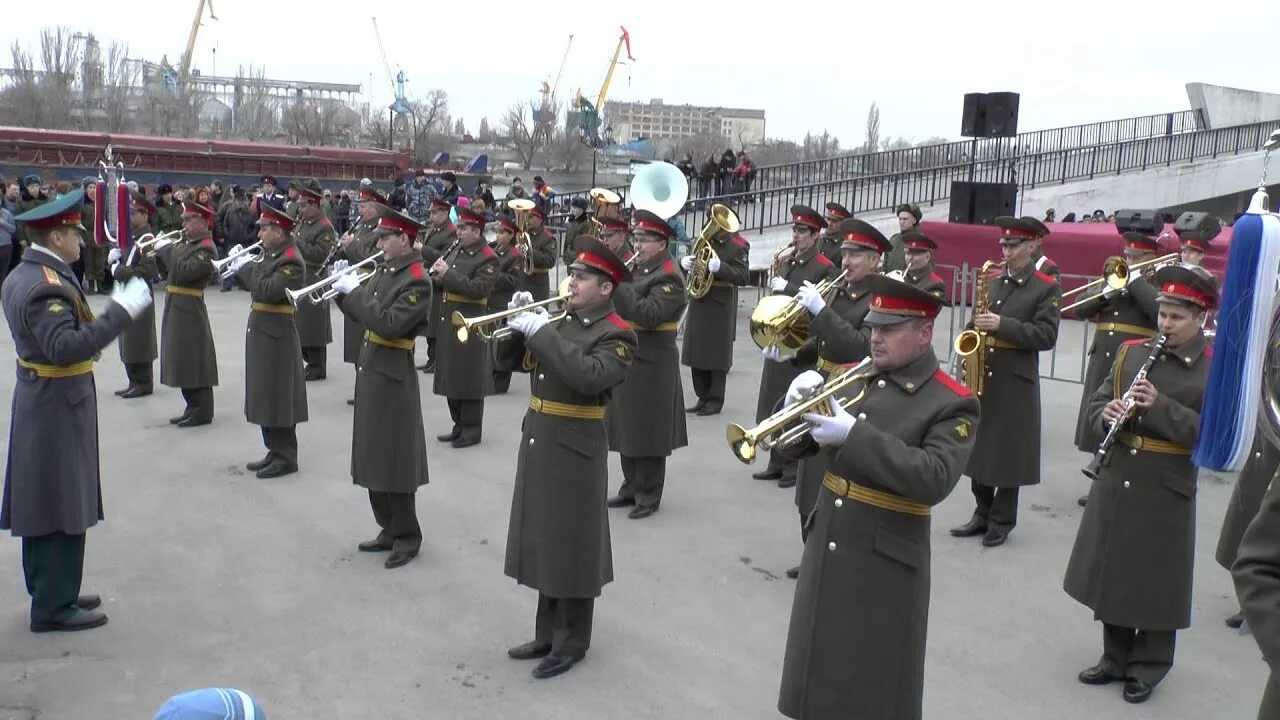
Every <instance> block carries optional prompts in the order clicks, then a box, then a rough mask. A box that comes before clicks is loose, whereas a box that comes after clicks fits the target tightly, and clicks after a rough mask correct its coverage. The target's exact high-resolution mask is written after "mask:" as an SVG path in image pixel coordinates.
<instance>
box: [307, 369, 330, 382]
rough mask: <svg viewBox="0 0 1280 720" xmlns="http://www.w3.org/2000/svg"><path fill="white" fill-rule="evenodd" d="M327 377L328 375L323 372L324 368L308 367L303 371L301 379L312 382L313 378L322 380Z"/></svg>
mask: <svg viewBox="0 0 1280 720" xmlns="http://www.w3.org/2000/svg"><path fill="white" fill-rule="evenodd" d="M327 377H329V374H328V373H326V372H325V370H324V368H318V367H309V368H307V370H306V372H305V373H303V376H302V379H303V380H305V381H306V382H313V381H315V380H324V379H325V378H327Z"/></svg>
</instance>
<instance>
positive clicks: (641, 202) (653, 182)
mask: <svg viewBox="0 0 1280 720" xmlns="http://www.w3.org/2000/svg"><path fill="white" fill-rule="evenodd" d="M627 196H628V197H629V198H630V199H631V207H633V208H636V209H638V210H648V211H649V212H652V213H653V214H654V215H657V216H658V217H660V218H662V219H664V220H665V219H667V218H669V217H671V216H672V215H675V214H676V213H678V212H680V210H681V209H683V208H684V204H685V202H686V201H687V200H688V199H689V181H688V180H687V179H685V176H684V173H682V172H680V169H679V168H677V167H676V166H675V165H672V164H670V163H665V162H655V163H649V164H648V165H645V166H644V167H642V168H640V169H639V170H638V171H636V174H635V177H634V178H632V180H631V186H630V188H629V189H628V191H627ZM726 209H728V208H726ZM730 212H732V211H730Z"/></svg>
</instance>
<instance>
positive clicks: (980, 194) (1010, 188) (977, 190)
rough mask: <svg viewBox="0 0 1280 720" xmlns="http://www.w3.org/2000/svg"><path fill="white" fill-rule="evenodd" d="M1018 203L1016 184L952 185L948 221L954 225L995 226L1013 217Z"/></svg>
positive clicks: (969, 183) (952, 183)
mask: <svg viewBox="0 0 1280 720" xmlns="http://www.w3.org/2000/svg"><path fill="white" fill-rule="evenodd" d="M1017 201H1018V186H1017V185H1015V184H1014V183H980V182H974V183H971V182H961V181H959V180H953V181H952V182H951V205H950V208H949V212H948V219H949V220H950V221H951V222H953V223H965V224H968V225H991V224H993V223H995V219H996V218H998V217H1002V216H1012V215H1013V209H1014V206H1015V205H1016V204H1017Z"/></svg>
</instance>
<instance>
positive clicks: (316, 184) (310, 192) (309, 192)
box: [298, 178, 324, 203]
mask: <svg viewBox="0 0 1280 720" xmlns="http://www.w3.org/2000/svg"><path fill="white" fill-rule="evenodd" d="M298 196H299V197H303V198H306V199H308V200H310V201H312V202H314V203H319V202H320V201H321V200H323V199H324V188H322V187H320V181H319V180H317V179H315V178H307V179H306V180H305V181H303V182H301V183H298Z"/></svg>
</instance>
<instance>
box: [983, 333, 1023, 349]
mask: <svg viewBox="0 0 1280 720" xmlns="http://www.w3.org/2000/svg"><path fill="white" fill-rule="evenodd" d="M987 347H993V348H1002V349H1004V350H1023V349H1024V348H1023V347H1022V346H1021V345H1015V344H1013V343H1011V342H1009V341H1008V340H1001V339H999V338H993V337H991V336H990V335H988V336H987Z"/></svg>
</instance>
